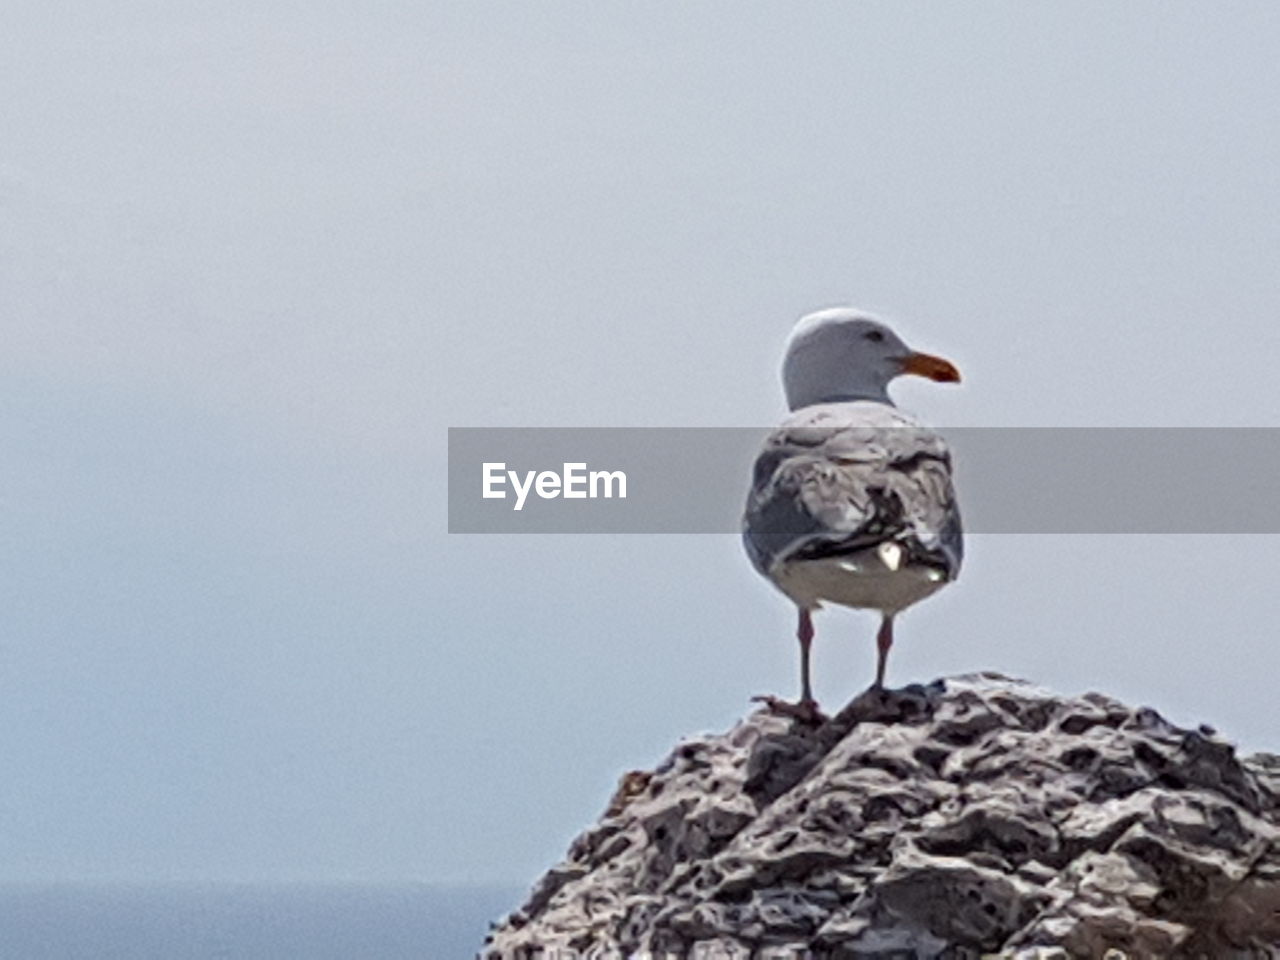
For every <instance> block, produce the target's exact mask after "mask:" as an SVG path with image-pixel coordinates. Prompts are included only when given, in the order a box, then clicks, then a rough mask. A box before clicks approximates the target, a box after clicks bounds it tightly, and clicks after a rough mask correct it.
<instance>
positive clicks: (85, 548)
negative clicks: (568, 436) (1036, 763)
mask: <svg viewBox="0 0 1280 960" xmlns="http://www.w3.org/2000/svg"><path fill="white" fill-rule="evenodd" d="M263 6H264V5H261V4H247V3H244V4H238V5H236V4H230V5H229V4H218V5H214V4H197V3H194V2H187V3H180V4H161V3H145V2H139V0H125V2H121V3H116V4H111V5H106V4H102V5H73V4H68V5H65V6H59V5H53V4H47V3H35V2H27V3H11V4H10V5H9V6H8V8H7V10H8V12H7V14H6V18H5V19H6V28H5V30H4V31H3V32H2V33H0V90H2V91H3V96H0V129H3V130H4V131H5V136H4V138H3V140H2V141H0V304H2V305H3V310H0V324H2V325H3V329H2V334H3V339H2V340H0V342H2V343H3V345H4V348H3V350H0V373H2V375H3V381H2V382H3V402H2V403H0V443H2V444H3V451H4V455H3V457H2V458H0V460H2V464H0V505H2V506H3V511H0V544H2V545H3V549H2V552H0V562H2V563H3V565H4V576H3V578H2V579H0V584H3V586H2V587H0V590H3V593H2V594H0V731H3V733H0V742H2V743H3V745H4V756H5V776H4V777H3V778H2V779H0V823H3V824H4V828H3V830H0V879H8V878H12V879H21V878H66V877H129V878H144V877H145V878H155V877H159V878H164V877H181V878H205V877H212V878H248V879H264V878H268V879H292V878H304V877H305V878H339V877H364V878H378V879H397V878H409V877H412V878H426V879H434V880H440V881H503V882H507V881H515V882H524V881H526V880H528V879H530V878H532V877H533V876H534V875H535V874H536V873H537V872H538V871H539V870H541V869H542V868H543V867H544V866H546V865H548V864H549V863H550V861H552V860H553V859H555V858H556V857H558V856H559V855H560V854H561V853H562V852H563V849H564V847H565V845H566V844H567V842H568V840H569V839H570V838H571V836H572V835H573V834H574V832H575V831H576V830H577V829H578V828H580V827H581V826H583V825H584V824H585V823H587V822H588V821H589V820H591V819H593V818H594V817H595V816H596V815H597V814H598V813H599V812H600V810H601V808H602V807H603V805H604V803H605V802H606V800H607V797H608V795H609V793H610V791H611V789H612V787H613V784H614V781H615V779H616V777H617V775H618V774H619V773H621V772H622V771H623V770H625V769H627V768H630V767H634V766H642V765H651V764H652V763H654V762H655V761H657V760H658V759H659V758H660V757H661V755H662V754H663V752H664V751H665V750H666V749H667V748H668V747H669V746H670V745H671V744H672V743H673V742H674V741H675V740H676V739H677V738H678V737H680V736H682V735H686V734H690V733H694V732H697V731H700V730H703V729H717V728H722V727H724V726H725V725H727V724H729V723H731V722H732V721H733V720H734V719H735V718H736V717H737V716H739V715H740V714H741V713H742V712H743V711H744V710H745V709H746V708H747V706H748V702H747V701H748V698H749V696H751V695H752V694H756V693H763V692H779V693H783V694H786V695H790V694H792V693H793V691H794V687H795V683H796V680H795V668H796V665H795V650H794V641H793V640H792V638H791V630H792V622H791V620H792V611H791V609H790V606H789V604H788V603H787V602H786V601H785V600H784V599H783V598H782V597H781V596H780V595H778V594H775V593H774V592H773V591H772V590H771V588H770V587H768V585H767V584H765V583H764V582H763V581H762V580H760V579H759V578H758V577H757V576H756V575H755V574H754V572H753V571H752V570H751V569H750V566H749V564H748V563H747V561H746V559H745V557H744V556H743V555H742V553H741V550H740V547H739V545H738V543H737V541H736V539H735V538H733V537H728V536H702V537H698V536H686V537H679V536H673V537H605V536H595V537H500V538H499V537H457V536H455V537H449V536H448V535H446V533H445V520H446V518H445V502H444V454H445V428H446V427H447V426H450V425H454V426H462V425H469V426H475V425H511V426H514V425H564V426H570V425H727V424H732V425H759V426H762V427H763V426H767V425H769V424H771V423H773V422H774V421H775V420H776V419H777V418H778V416H779V415H780V412H781V410H782V400H781V391H780V387H779V384H778V377H777V367H778V363H779V360H780V351H781V345H782V343H783V340H784V339H785V336H786V333H787V331H788V330H789V329H790V326H791V324H792V323H793V322H794V320H795V318H796V317H797V316H798V315H799V314H801V313H803V312H805V311H807V310H809V309H813V308H815V307H819V306H825V305H829V304H833V303H840V302H852V303H856V304H858V305H860V306H863V307H867V308H870V309H874V310H877V311H879V312H881V313H882V314H884V315H885V316H886V317H888V318H890V319H891V320H893V321H894V322H895V326H896V327H897V328H898V329H899V330H900V332H902V333H903V335H904V336H905V337H906V338H907V339H908V340H909V341H910V342H912V343H913V345H915V346H917V347H919V348H921V349H926V350H930V351H935V352H938V353H941V354H943V355H945V356H948V357H950V358H951V359H953V360H954V361H955V362H956V363H957V364H958V365H959V366H960V368H961V369H962V370H963V371H964V373H965V376H966V381H965V383H964V385H963V386H962V387H961V388H959V389H951V388H942V387H938V386H936V385H933V384H928V383H919V384H903V385H901V388H900V389H899V390H898V398H899V401H900V402H901V403H902V405H903V406H905V407H907V408H909V409H912V410H914V411H916V412H918V413H919V414H921V415H922V416H924V417H925V418H926V419H927V420H929V421H930V422H932V423H935V424H938V425H942V426H948V425H950V426H984V425H1047V426H1055V425H1084V426H1118V425H1139V426H1143V425H1199V426H1213V425H1250V426H1280V391H1278V390H1277V387H1276V383H1275V365H1276V357H1277V355H1280V324H1278V323H1277V320H1278V319H1280V316H1278V314H1280V310H1278V308H1280V271H1278V270H1277V263H1278V262H1280V178H1278V177H1277V176H1276V171H1277V170H1278V169H1280V135H1278V134H1277V130H1280V104H1278V102H1277V99H1276V96H1275V91H1276V90H1277V89H1280V62H1278V61H1277V59H1276V57H1275V50H1276V49H1277V45H1278V44H1280V8H1277V7H1276V6H1275V5H1274V4H1270V3H1231V4H1226V5H1215V6H1208V5H1204V4H1192V3H1154V2H1152V3H1140V2H1133V3H1127V4H1124V5H1115V4H1110V3H1093V4H1087V3H1073V4H1054V5H1048V4H1025V3H1017V2H1008V3H977V4H966V5H964V6H963V7H961V6H958V5H939V4H925V3H917V4H903V3H879V4H870V3H862V4H850V3H832V4H825V5H823V4H805V5H803V6H798V5H795V4H781V3H776V4H764V3H749V4H748V3H740V2H734V3H729V2H724V3H698V4H665V5H658V4H652V3H645V4H641V3H630V4H620V3H610V2H603V3H602V2H595V3H589V4H588V3H581V4H564V3H561V4H536V5H533V4H514V3H513V4H506V5H497V4H482V3H457V4H450V5H442V4H434V3H433V4H427V5H425V6H426V9H421V8H422V7H423V6H424V5H422V4H412V3H392V2H384V3H380V2H374V3H366V4H359V5H357V4H351V5H348V6H341V5H338V4H335V3H329V2H324V3H308V4H302V3H276V4H269V5H266V6H269V7H270V9H263ZM86 7H89V8H90V9H85V8H86ZM743 483H744V490H745V484H746V478H745V477H744V480H743ZM960 493H961V497H962V498H963V495H964V491H963V490H961V491H960ZM1278 565H1280V542H1277V540H1276V538H1273V537H1245V538H1226V537H1185V536H1184V537H1174V536H1169V537H1045V536H1040V537H1036V536H1024V537H1014V536H987V537H977V538H974V539H973V540H972V541H971V544H970V556H969V559H968V562H967V567H966V570H965V573H964V576H963V578H962V580H961V582H960V583H959V584H958V585H956V586H955V587H952V588H950V589H948V590H947V591H944V592H943V593H942V594H940V595H938V596H937V597H936V598H934V599H931V600H930V601H929V602H928V603H926V604H923V605H921V606H920V607H919V608H917V609H915V610H913V611H911V612H910V613H909V614H908V615H907V616H906V617H905V618H904V619H903V622H902V624H901V626H900V629H899V643H898V645H897V646H896V647H895V650H894V656H893V658H892V661H891V664H890V671H891V679H892V680H893V681H896V682H906V681H909V680H928V679H931V678H933V677H935V676H937V675H940V674H945V673H950V672H958V671H966V670H972V669H979V668H993V669H998V670H1001V671H1003V672H1006V673H1012V674H1016V675H1022V676H1026V677H1029V678H1031V679H1034V680H1036V681H1038V682H1041V683H1043V684H1045V685H1048V686H1051V687H1054V688H1056V689H1059V690H1062V691H1064V692H1074V691H1080V690H1084V689H1100V690H1104V691H1107V692H1110V693H1113V694H1116V695H1118V696H1121V697H1123V698H1125V699H1130V700H1135V701H1140V702H1146V703H1151V704H1154V705H1156V706H1158V707H1159V708H1161V709H1162V710H1164V711H1165V712H1166V713H1167V714H1168V715H1170V716H1171V717H1172V718H1173V719H1175V720H1178V721H1181V722H1199V721H1202V720H1203V721H1209V722H1212V723H1214V724H1216V725H1218V726H1220V727H1221V729H1223V730H1224V731H1225V732H1227V733H1228V734H1230V735H1232V736H1233V737H1235V738H1237V739H1238V740H1240V741H1241V742H1242V743H1243V744H1244V745H1245V746H1246V747H1249V748H1253V749H1257V748H1262V747H1270V748H1272V749H1276V748H1280V720H1277V716H1276V711H1275V708H1274V682H1275V677H1276V676H1277V674H1278V673H1280V643H1277V642H1276V633H1275V627H1274V624H1275V622H1276V620H1277V618H1278V616H1280V591H1277V590H1276V589H1275V583H1274V580H1275V576H1274V575H1275V572H1276V570H1277V569H1278ZM872 629H873V621H872V619H871V618H870V617H868V616H866V615H859V614H856V613H852V612H847V611H846V612H832V613H827V614H824V615H822V616H821V617H820V618H819V620H818V631H819V634H818V636H819V640H818V647H817V651H816V660H815V677H816V685H817V692H818V694H819V696H820V698H823V699H825V700H826V701H828V702H829V703H833V704H838V703H839V702H842V701H843V700H844V699H845V698H847V697H848V696H851V695H852V694H853V693H855V692H856V691H857V690H858V689H860V688H861V687H862V686H864V685H865V684H866V683H867V682H868V681H869V679H870V676H871V672H872V668H873V662H874V655H873V644H872V642H871V631H872Z"/></svg>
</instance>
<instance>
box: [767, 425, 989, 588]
mask: <svg viewBox="0 0 1280 960" xmlns="http://www.w3.org/2000/svg"><path fill="white" fill-rule="evenodd" d="M865 406H868V405H862V404H832V405H828V406H827V407H826V408H825V409H821V410H818V409H812V408H811V410H810V411H807V412H805V414H806V415H805V416H803V417H795V418H792V419H791V420H789V421H788V422H787V423H784V424H783V425H782V426H781V427H780V428H778V429H777V430H775V431H774V432H773V433H771V434H770V435H769V437H768V439H767V440H766V441H765V444H764V448H763V449H762V450H761V452H760V454H759V456H758V457H757V458H756V462H755V470H754V476H753V479H752V484H751V492H750V494H749V495H748V498H747V507H746V512H745V515H744V517H743V542H744V544H745V546H746V549H747V553H748V555H749V556H750V557H751V561H752V563H753V564H754V565H755V567H756V569H758V570H759V571H760V572H761V573H763V574H765V575H766V576H768V575H769V572H770V571H771V570H772V569H773V568H774V567H775V566H776V565H777V564H779V563H784V562H789V561H792V560H803V559H816V558H819V557H830V556H840V555H843V554H847V553H853V552H856V551H858V550H863V549H866V548H869V547H874V546H876V545H878V544H880V543H883V542H885V541H893V542H895V543H897V544H898V545H899V546H901V547H902V548H903V550H904V552H905V554H906V558H907V562H908V563H919V564H928V565H930V566H934V567H936V568H937V569H939V570H941V571H942V572H943V573H944V575H945V576H946V578H947V579H948V580H953V579H955V577H956V575H957V574H958V573H959V571H960V563H961V560H962V557H963V549H964V548H963V536H962V532H961V525H960V511H959V508H958V507H957V505H956V498H955V491H954V489H953V487H952V484H951V455H950V452H949V451H948V449H947V446H946V444H945V443H944V442H943V440H942V438H941V437H940V436H939V435H938V434H937V433H936V432H934V431H933V430H930V429H929V428H927V427H925V426H923V425H921V424H919V423H918V422H916V421H914V420H912V419H911V418H910V417H907V416H906V415H905V414H902V413H901V412H899V411H897V410H893V409H892V408H886V407H881V406H880V405H874V406H875V407H877V408H878V409H852V408H858V407H865ZM842 408H846V409H842Z"/></svg>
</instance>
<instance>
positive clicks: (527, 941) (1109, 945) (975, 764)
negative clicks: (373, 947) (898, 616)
mask: <svg viewBox="0 0 1280 960" xmlns="http://www.w3.org/2000/svg"><path fill="white" fill-rule="evenodd" d="M1265 709H1268V710H1275V707H1274V705H1266V706H1265ZM991 955H995V956H999V957H1011V958H1040V960H1044V958H1050V957H1054V958H1074V957H1087V958H1107V960H1120V958H1146V957H1153V958H1154V957H1170V958H1176V957H1189V958H1190V957H1196V958H1200V957H1205V958H1210V960H1224V958H1241V960H1244V958H1266V957H1277V958H1280V757H1276V756H1272V755H1265V754H1264V755H1257V756H1254V757H1252V758H1249V759H1245V760H1241V759H1239V758H1238V757H1237V756H1236V755H1235V751H1234V750H1233V748H1232V746H1231V745H1230V744H1229V743H1227V742H1226V741H1225V740H1223V739H1221V738H1219V737H1218V736H1217V735H1216V734H1215V733H1214V732H1213V731H1212V730H1210V729H1208V728H1206V727H1202V728H1200V729H1199V730H1184V729H1180V728H1178V727H1175V726H1173V725H1172V724H1170V723H1168V722H1167V721H1165V720H1164V719H1163V718H1162V717H1160V715H1159V714H1157V713H1156V712H1155V711H1153V710H1150V709H1147V708H1133V707H1128V706H1125V705H1124V704H1122V703H1119V702H1117V701H1115V700H1112V699H1110V698H1108V697H1105V696H1101V695H1099V694H1094V693H1090V694H1086V695H1084V696H1082V697H1061V696H1056V695H1054V694H1052V693H1050V692H1048V691H1046V690H1042V689H1039V688H1037V687H1034V686H1032V685H1030V684H1027V683H1023V682H1020V681H1015V680H1010V679H1008V678H1005V677H1000V676H998V675H995V674H980V675H972V676H965V677H957V678H952V679H947V680H940V681H937V682H936V683H934V684H932V685H931V686H929V687H916V688H908V689H906V690H901V691H895V692H891V693H882V694H876V693H872V692H869V693H867V694H864V695H863V696H862V697H860V698H859V699H858V700H855V701H854V702H853V703H851V704H850V705H849V706H848V707H847V708H846V709H845V710H844V711H842V712H841V713H840V714H839V715H837V716H836V717H834V718H832V719H831V720H829V721H827V722H826V723H824V724H822V725H821V726H817V727H814V726H811V725H805V724H802V723H800V722H798V721H792V720H788V719H784V718H781V717H778V716H774V715H771V714H769V713H767V712H765V711H759V712H757V713H755V714H752V715H751V716H749V717H747V718H746V719H744V720H743V721H741V722H740V723H738V724H737V725H736V726H735V727H733V728H732V729H731V730H729V731H728V732H727V733H724V734H721V735H716V736H702V737H697V738H694V739H691V740H687V741H685V742H683V743H681V744H680V745H678V746H677V747H676V749H675V750H674V751H673V752H672V754H671V755H670V756H669V757H667V759H666V760H664V761H663V762H662V763H661V764H660V765H659V766H658V767H657V768H656V769H654V770H653V771H634V772H632V773H629V774H627V775H626V776H624V777H623V780H622V783H621V784H620V786H619V790H618V793H617V795H616V796H615V797H614V799H613V802H612V803H611V804H610V805H609V809H608V810H607V811H606V812H605V815H604V816H603V817H602V818H601V820H600V821H599V822H597V823H596V824H595V825H594V826H592V827H590V828H589V829H587V830H586V832H584V833H583V834H582V835H581V836H579V837H578V838H577V839H576V840H574V842H573V844H572V846H571V847H570V849H569V852H568V855H567V856H566V857H565V859H564V861H563V862H562V863H560V864H558V865H557V866H555V867H553V868H552V869H551V870H550V871H548V872H547V873H546V875H545V876H543V877H542V879H541V880H540V881H539V882H538V884H537V886H536V887H535V889H534V890H533V892H532V894H531V895H530V897H529V899H528V902H526V903H525V904H524V906H523V907H521V908H520V909H519V910H517V911H516V912H515V913H513V914H511V916H509V917H507V918H506V919H505V920H504V921H502V922H501V923H500V924H498V925H497V926H496V927H495V928H494V930H493V932H492V933H491V935H490V937H489V939H488V941H487V942H486V945H485V946H484V947H483V948H482V950H481V953H480V956H481V957H482V958H483V960H569V958H575V957H581V958H586V957H596V958H609V960H623V958H643V960H651V958H652V960H657V958H663V960H666V958H677V957H679V958H684V957H692V958H699V960H765V958H768V960H801V958H806V960H808V958H812V960H818V958H831V960H846V958H847V960H852V958H883V960H889V958H893V960H908V958H916V957H919V958H926V957H943V958H957V960H962V958H975V960H976V958H979V957H984V956H991Z"/></svg>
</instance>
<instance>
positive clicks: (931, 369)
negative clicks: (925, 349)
mask: <svg viewBox="0 0 1280 960" xmlns="http://www.w3.org/2000/svg"><path fill="white" fill-rule="evenodd" d="M902 372H903V373H914V374H915V375H916V376H917V377H928V378H929V379H930V380H937V381H938V382H939V383H959V382H960V371H959V370H957V369H956V368H955V365H954V364H952V363H951V361H950V360H943V359H942V358H941V357H935V356H933V354H930V353H909V354H907V356H906V358H905V359H903V361H902Z"/></svg>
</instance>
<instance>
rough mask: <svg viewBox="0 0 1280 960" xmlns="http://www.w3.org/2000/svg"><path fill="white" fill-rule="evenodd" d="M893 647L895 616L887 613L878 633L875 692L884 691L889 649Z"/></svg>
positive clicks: (873, 685) (873, 686) (873, 687)
mask: <svg viewBox="0 0 1280 960" xmlns="http://www.w3.org/2000/svg"><path fill="white" fill-rule="evenodd" d="M892 646H893V615H892V614H889V613H886V614H885V615H884V619H882V620H881V621H880V630H879V632H878V633H876V650H877V651H878V652H879V657H878V658H877V660H876V682H875V683H874V684H872V689H873V690H883V689H884V668H885V664H887V663H888V662H889V648H890V647H892Z"/></svg>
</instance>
